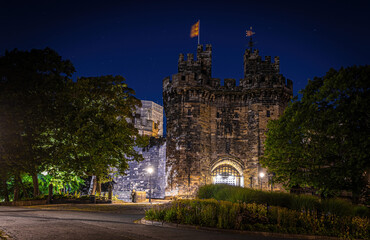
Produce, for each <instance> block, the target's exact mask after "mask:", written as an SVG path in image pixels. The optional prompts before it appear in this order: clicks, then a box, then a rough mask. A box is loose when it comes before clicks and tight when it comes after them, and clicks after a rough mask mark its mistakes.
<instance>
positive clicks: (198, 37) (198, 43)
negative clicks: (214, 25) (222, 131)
mask: <svg viewBox="0 0 370 240" xmlns="http://www.w3.org/2000/svg"><path fill="white" fill-rule="evenodd" d="M198 22H199V26H198V45H199V39H200V20H198Z"/></svg>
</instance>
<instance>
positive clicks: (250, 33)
mask: <svg viewBox="0 0 370 240" xmlns="http://www.w3.org/2000/svg"><path fill="white" fill-rule="evenodd" d="M254 34H256V33H255V32H252V27H250V29H249V30H247V31H246V36H247V37H251V36H252V35H254Z"/></svg>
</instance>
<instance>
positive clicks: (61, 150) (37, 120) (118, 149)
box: [0, 48, 146, 199]
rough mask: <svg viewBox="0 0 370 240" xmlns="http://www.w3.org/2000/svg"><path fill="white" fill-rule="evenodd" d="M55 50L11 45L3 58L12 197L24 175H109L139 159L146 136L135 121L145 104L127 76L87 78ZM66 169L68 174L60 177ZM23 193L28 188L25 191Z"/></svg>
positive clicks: (0, 131) (0, 110)
mask: <svg viewBox="0 0 370 240" xmlns="http://www.w3.org/2000/svg"><path fill="white" fill-rule="evenodd" d="M74 72H75V69H74V67H73V65H72V63H71V62H70V61H69V60H63V59H62V57H61V56H59V55H58V53H56V52H55V51H54V50H52V49H50V48H45V49H43V50H37V49H33V50H31V51H19V50H16V49H15V50H13V51H10V52H8V51H7V52H6V53H5V55H4V56H0V120H1V121H0V180H1V185H0V194H3V195H5V199H7V196H8V190H9V189H8V187H7V182H10V181H12V182H13V186H14V189H11V190H12V191H13V190H14V198H15V199H16V198H17V195H18V193H19V191H20V188H21V187H22V179H21V176H22V175H24V174H27V175H29V176H32V179H33V186H34V191H33V196H37V195H38V194H39V183H38V175H40V173H41V172H44V171H48V172H49V173H50V174H53V175H55V176H57V175H59V176H64V177H68V176H69V175H71V174H72V175H75V176H76V175H77V176H87V175H96V176H99V177H102V176H106V175H107V174H108V173H109V172H111V171H113V169H117V170H118V171H119V172H120V173H123V172H124V171H125V170H126V169H127V168H128V164H127V161H129V160H138V161H139V160H141V158H142V156H141V155H140V154H138V153H137V152H136V151H135V147H136V146H144V145H145V144H146V139H145V138H143V137H141V136H139V135H138V131H137V130H136V129H135V127H134V126H133V124H131V123H130V119H131V118H132V117H133V115H134V111H135V109H136V107H137V106H140V105H141V102H140V101H139V100H138V99H136V98H135V97H134V96H133V95H134V94H135V92H134V91H133V90H132V89H130V88H129V87H128V86H127V84H126V83H125V79H124V78H123V77H121V76H102V77H81V78H79V79H77V81H76V82H74V81H72V79H71V77H72V74H73V73H74ZM61 173H63V174H61ZM23 192H26V191H25V190H24V191H23Z"/></svg>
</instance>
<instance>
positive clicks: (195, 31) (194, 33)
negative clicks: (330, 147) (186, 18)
mask: <svg viewBox="0 0 370 240" xmlns="http://www.w3.org/2000/svg"><path fill="white" fill-rule="evenodd" d="M196 36H199V21H198V22H197V23H195V24H194V25H193V26H191V30H190V37H191V38H193V37H196Z"/></svg>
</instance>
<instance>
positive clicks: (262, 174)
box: [259, 172, 265, 190]
mask: <svg viewBox="0 0 370 240" xmlns="http://www.w3.org/2000/svg"><path fill="white" fill-rule="evenodd" d="M264 176H265V173H264V172H260V174H259V177H260V184H261V190H262V178H263V177H264Z"/></svg>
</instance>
